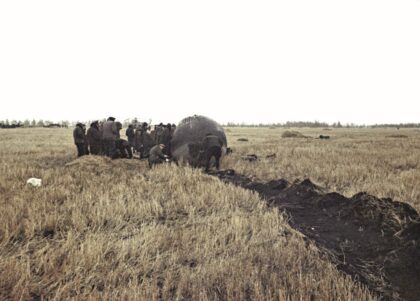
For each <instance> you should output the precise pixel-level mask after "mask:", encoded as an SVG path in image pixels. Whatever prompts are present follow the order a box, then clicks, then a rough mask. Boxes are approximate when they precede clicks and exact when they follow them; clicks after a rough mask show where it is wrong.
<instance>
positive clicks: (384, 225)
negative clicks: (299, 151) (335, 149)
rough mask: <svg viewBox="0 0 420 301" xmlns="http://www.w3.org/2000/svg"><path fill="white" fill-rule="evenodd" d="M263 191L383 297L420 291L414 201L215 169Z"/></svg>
mask: <svg viewBox="0 0 420 301" xmlns="http://www.w3.org/2000/svg"><path fill="white" fill-rule="evenodd" d="M212 175H215V176H218V177H219V178H220V179H221V180H223V181H225V182H228V183H233V184H235V185H239V186H241V187H244V188H247V189H251V190H253V191H256V192H258V193H259V194H260V195H261V196H262V197H263V198H264V199H265V200H266V201H267V202H268V204H269V205H270V206H275V207H279V208H281V209H283V210H285V211H286V212H287V214H288V215H289V216H290V218H291V219H290V224H291V225H292V226H293V227H294V228H295V229H297V230H299V231H300V232H301V233H303V234H304V235H306V237H308V238H309V239H311V240H312V241H314V242H315V243H316V244H317V246H318V247H319V248H320V249H321V250H324V251H325V253H326V254H327V255H328V256H329V258H330V259H331V260H332V261H333V262H334V263H335V264H336V265H337V267H338V268H339V269H340V270H341V271H343V272H345V273H348V274H350V275H352V276H353V277H354V278H355V279H356V280H359V281H361V282H362V283H364V284H366V285H367V286H368V287H369V288H370V289H371V290H372V291H374V292H376V293H378V294H379V295H381V296H383V298H384V300H410V301H411V300H413V301H414V300H418V296H420V285H419V284H420V217H419V215H418V213H417V212H416V210H415V209H413V208H412V207H411V206H410V205H408V204H406V203H401V202H395V201H392V200H391V199H379V198H377V197H374V196H371V195H368V194H366V193H358V194H356V195H354V196H353V197H351V198H346V197H344V196H342V195H340V194H338V193H328V192H326V191H325V190H324V189H322V188H321V187H319V186H317V185H315V184H313V183H312V182H311V181H310V180H304V181H296V182H294V183H289V182H287V181H286V180H284V179H280V180H273V181H269V182H255V181H252V180H251V179H250V178H248V177H246V176H243V175H239V174H236V173H235V172H234V171H233V170H227V171H220V172H216V173H212Z"/></svg>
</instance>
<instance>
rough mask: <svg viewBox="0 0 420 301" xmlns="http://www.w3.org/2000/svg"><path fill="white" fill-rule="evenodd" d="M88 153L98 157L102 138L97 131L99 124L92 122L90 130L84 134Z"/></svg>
mask: <svg viewBox="0 0 420 301" xmlns="http://www.w3.org/2000/svg"><path fill="white" fill-rule="evenodd" d="M86 138H87V142H88V145H89V151H90V153H91V154H92V155H99V154H100V153H101V145H102V137H101V133H100V131H99V122H98V121H94V122H92V123H91V124H90V128H89V129H88V130H87V134H86Z"/></svg>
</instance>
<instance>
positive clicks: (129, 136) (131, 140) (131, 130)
mask: <svg viewBox="0 0 420 301" xmlns="http://www.w3.org/2000/svg"><path fill="white" fill-rule="evenodd" d="M125 135H126V136H127V139H128V144H129V145H130V148H131V149H133V148H134V145H135V141H134V140H135V134H134V126H133V125H132V124H130V125H129V126H128V128H127V130H126V131H125Z"/></svg>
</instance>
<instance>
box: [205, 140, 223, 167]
mask: <svg viewBox="0 0 420 301" xmlns="http://www.w3.org/2000/svg"><path fill="white" fill-rule="evenodd" d="M222 146H223V141H222V140H221V139H220V138H219V137H217V136H216V135H213V134H211V133H209V134H207V135H206V137H204V139H203V142H202V147H203V153H204V156H205V162H206V171H209V170H210V161H211V159H212V158H213V157H214V159H215V160H216V164H215V165H216V169H217V170H219V167H220V157H221V156H222Z"/></svg>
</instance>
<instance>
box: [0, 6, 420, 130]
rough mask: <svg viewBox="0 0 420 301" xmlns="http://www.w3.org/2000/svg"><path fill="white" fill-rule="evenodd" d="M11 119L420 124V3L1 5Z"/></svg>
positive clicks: (3, 89)
mask: <svg viewBox="0 0 420 301" xmlns="http://www.w3.org/2000/svg"><path fill="white" fill-rule="evenodd" d="M0 102H1V108H0V119H6V118H8V119H25V118H30V119H32V118H36V119H40V118H42V119H48V120H53V121H59V120H74V121H76V120H80V121H83V120H92V119H98V118H104V117H108V116H109V115H112V116H115V117H116V118H117V119H120V120H123V119H125V118H131V117H139V118H140V119H144V120H148V119H149V118H151V119H153V121H156V122H158V121H164V122H168V121H170V122H177V121H179V120H180V119H182V118H183V117H185V116H188V115H191V114H203V115H207V116H209V117H211V118H213V119H215V120H217V121H219V122H223V123H225V122H228V121H233V122H247V123H255V122H285V121H288V120H291V121H292V120H294V121H297V120H305V121H314V120H318V121H326V122H334V121H341V122H343V123H347V122H349V123H350V122H354V123H365V124H372V123H385V122H390V123H397V122H420V110H419V109H418V108H419V104H420V0H394V1H389V0H351V1H350V0H349V1H338V0H330V1H325V0H318V1H314V0H293V1H292V0H289V1H279V0H277V1H244V0H241V1H228V0H223V1H217V0H216V1H215V0H212V1H198V0H192V1H173V0H171V1H104V0H101V1H88V0H83V1H75V0H72V1H58V0H53V1H42V0H37V1H33V0H31V1H19V0H13V1H12V0H10V1H0Z"/></svg>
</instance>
